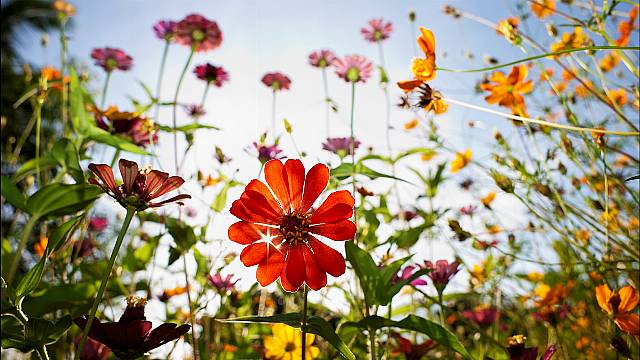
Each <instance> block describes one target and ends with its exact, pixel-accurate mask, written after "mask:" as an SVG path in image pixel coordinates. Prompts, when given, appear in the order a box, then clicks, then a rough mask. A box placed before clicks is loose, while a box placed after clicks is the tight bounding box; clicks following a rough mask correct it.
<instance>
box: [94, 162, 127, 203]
mask: <svg viewBox="0 0 640 360" xmlns="http://www.w3.org/2000/svg"><path fill="white" fill-rule="evenodd" d="M89 170H91V172H93V173H94V174H95V175H96V176H97V177H98V178H99V179H100V180H101V181H102V183H103V184H104V186H105V187H106V188H107V189H109V190H110V191H111V192H112V193H114V194H115V195H117V196H121V194H120V190H118V186H117V185H116V179H115V178H114V177H113V170H112V169H111V167H110V166H109V165H107V164H89ZM96 184H97V183H96ZM98 185H99V184H98ZM101 187H102V186H101ZM105 187H102V188H103V190H104V189H105ZM105 191H106V190H105ZM107 192H108V191H107Z"/></svg>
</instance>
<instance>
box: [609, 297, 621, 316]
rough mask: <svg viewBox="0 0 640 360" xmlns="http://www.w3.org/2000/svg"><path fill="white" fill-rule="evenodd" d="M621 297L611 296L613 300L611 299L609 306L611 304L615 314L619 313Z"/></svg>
mask: <svg viewBox="0 0 640 360" xmlns="http://www.w3.org/2000/svg"><path fill="white" fill-rule="evenodd" d="M620 302H621V300H620V295H618V294H615V295H613V296H611V298H610V299H609V304H611V309H612V310H613V313H614V314H616V313H618V307H619V306H620Z"/></svg>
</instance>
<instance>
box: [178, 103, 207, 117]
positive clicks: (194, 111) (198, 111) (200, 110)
mask: <svg viewBox="0 0 640 360" xmlns="http://www.w3.org/2000/svg"><path fill="white" fill-rule="evenodd" d="M184 111H185V112H186V113H187V115H189V117H190V118H192V119H196V120H197V119H199V118H201V117H202V116H204V115H205V114H206V113H207V111H206V110H205V109H204V107H202V106H200V105H199V104H188V105H185V106H184Z"/></svg>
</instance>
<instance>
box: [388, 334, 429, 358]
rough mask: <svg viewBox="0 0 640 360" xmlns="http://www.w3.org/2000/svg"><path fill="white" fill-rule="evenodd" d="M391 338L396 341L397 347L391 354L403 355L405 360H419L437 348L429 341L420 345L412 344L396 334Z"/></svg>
mask: <svg viewBox="0 0 640 360" xmlns="http://www.w3.org/2000/svg"><path fill="white" fill-rule="evenodd" d="M393 338H394V339H395V340H396V343H397V345H396V347H395V348H393V350H391V354H392V355H400V354H403V355H404V357H405V359H407V360H420V359H422V358H423V357H424V356H425V355H426V354H427V353H428V352H429V351H431V350H433V349H435V348H436V347H438V343H437V342H435V341H433V340H431V339H429V340H427V341H425V342H423V343H420V344H414V343H412V342H411V340H409V339H406V338H404V337H402V336H401V335H400V334H397V333H393Z"/></svg>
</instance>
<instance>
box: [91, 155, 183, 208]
mask: <svg viewBox="0 0 640 360" xmlns="http://www.w3.org/2000/svg"><path fill="white" fill-rule="evenodd" d="M118 166H119V168H120V175H122V185H120V186H118V185H116V180H115V178H114V177H113V169H111V167H110V166H109V165H106V164H93V163H92V164H89V170H91V171H92V172H93V173H94V174H95V175H96V176H97V177H98V178H100V181H98V180H96V179H94V178H91V179H89V183H91V184H94V185H98V186H100V187H101V188H102V190H104V192H106V193H107V194H108V195H109V196H111V197H112V198H114V199H116V200H117V201H118V202H119V203H120V205H122V206H123V207H125V208H128V207H129V206H133V207H134V208H135V209H136V210H137V211H143V210H145V209H147V208H149V207H159V206H162V205H165V204H168V203H171V202H174V201H177V200H181V199H191V195H187V194H180V195H177V196H174V197H172V198H170V199H167V200H164V201H161V202H159V203H152V202H151V200H153V199H155V198H158V197H160V196H162V195H164V194H166V193H168V192H169V191H172V190H175V189H177V188H179V187H180V186H181V185H182V184H184V179H183V178H181V177H180V176H171V177H170V176H169V174H167V173H165V172H162V171H158V170H148V169H143V170H139V169H138V164H136V163H135V162H133V161H129V160H125V159H120V161H119V162H118ZM178 204H180V205H182V203H180V202H178Z"/></svg>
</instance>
